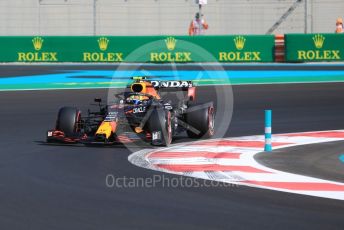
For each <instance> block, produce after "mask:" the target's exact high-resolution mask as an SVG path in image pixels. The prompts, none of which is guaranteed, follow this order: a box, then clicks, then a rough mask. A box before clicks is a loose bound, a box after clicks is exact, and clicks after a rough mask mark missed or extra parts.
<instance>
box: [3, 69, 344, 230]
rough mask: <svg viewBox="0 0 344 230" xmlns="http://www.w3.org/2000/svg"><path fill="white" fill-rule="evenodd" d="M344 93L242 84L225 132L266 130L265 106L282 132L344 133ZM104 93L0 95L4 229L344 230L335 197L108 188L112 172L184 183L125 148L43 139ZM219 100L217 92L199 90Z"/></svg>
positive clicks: (337, 86)
mask: <svg viewBox="0 0 344 230" xmlns="http://www.w3.org/2000/svg"><path fill="white" fill-rule="evenodd" d="M30 68H32V67H30ZM36 68H37V69H36V70H35V71H37V72H39V71H40V70H39V68H40V67H39V66H36ZM45 68H46V67H45ZM3 71H4V69H3ZM2 73H4V72H2ZM224 88H226V87H224ZM343 89H344V84H343V83H330V84H291V85H252V86H234V87H233V93H234V114H233V120H232V123H231V125H230V127H229V128H228V131H227V133H226V136H242V135H251V134H252V135H253V134H262V131H263V128H264V127H263V115H264V113H263V110H264V109H267V108H270V109H272V110H273V131H274V132H298V131H312V130H329V129H342V128H344V119H343V117H344V105H343V101H344V93H343V91H344V90H343ZM106 95H107V91H106V90H101V89H98V90H61V91H21V92H0V96H1V100H0V108H1V110H0V127H1V132H0V138H1V139H0V140H1V141H0V228H1V229H198V230H199V229H344V218H343V213H344V203H343V202H341V201H337V200H331V199H323V198H316V197H310V196H303V195H296V194H289V193H282V192H276V191H268V190H262V189H256V188H249V187H244V186H240V187H237V186H232V187H229V188H228V187H224V186H221V184H220V185H218V186H215V187H209V188H206V187H191V188H185V187H181V186H178V187H176V188H173V187H166V186H165V187H164V186H163V184H162V183H158V184H157V185H156V186H155V187H154V188H143V187H137V188H118V187H117V188H115V187H112V188H111V187H110V188H109V187H107V186H106V176H107V175H108V174H112V175H114V176H115V177H117V178H120V177H126V178H146V179H147V178H153V177H154V176H157V175H160V176H162V175H163V176H164V177H165V178H170V179H171V178H179V177H177V176H174V175H169V174H164V173H161V172H154V171H149V170H146V169H143V168H138V167H136V166H134V165H131V164H130V163H129V162H128V160H127V157H128V155H129V154H130V152H129V151H128V150H127V149H125V148H122V147H109V148H95V147H73V146H51V145H45V144H44V143H43V141H44V139H45V132H46V130H47V129H48V128H52V127H53V125H54V122H55V117H56V113H57V110H58V108H59V107H61V106H63V105H79V106H80V107H81V109H82V110H85V109H86V108H87V105H88V103H89V102H91V101H92V99H93V98H94V97H98V96H103V97H106ZM212 95H213V90H212V88H211V87H202V88H201V89H200V91H199V96H200V97H203V98H211V97H212ZM218 106H221V105H218ZM198 181H200V182H202V180H198ZM122 185H123V184H122Z"/></svg>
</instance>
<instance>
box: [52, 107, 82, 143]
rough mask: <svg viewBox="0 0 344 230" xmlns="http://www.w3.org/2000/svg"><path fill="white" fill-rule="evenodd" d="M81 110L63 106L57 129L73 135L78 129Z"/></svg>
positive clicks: (67, 134) (58, 117)
mask: <svg viewBox="0 0 344 230" xmlns="http://www.w3.org/2000/svg"><path fill="white" fill-rule="evenodd" d="M80 116H81V114H80V111H79V110H78V109H77V108H74V107H63V108H61V109H60V110H59V113H58V115H57V121H56V130H59V131H62V132H64V133H65V135H66V136H73V135H75V134H76V133H77V131H78V122H79V121H80Z"/></svg>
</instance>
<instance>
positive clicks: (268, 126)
mask: <svg viewBox="0 0 344 230" xmlns="http://www.w3.org/2000/svg"><path fill="white" fill-rule="evenodd" d="M271 119H272V112H271V110H265V147H264V151H266V152H271V151H272V145H271V136H272V134H271V123H272V122H271Z"/></svg>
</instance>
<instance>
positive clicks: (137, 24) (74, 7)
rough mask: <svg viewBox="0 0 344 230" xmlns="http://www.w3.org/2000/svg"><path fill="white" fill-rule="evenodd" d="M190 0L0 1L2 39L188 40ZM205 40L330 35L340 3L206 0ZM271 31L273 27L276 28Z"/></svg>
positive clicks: (330, 0) (340, 11) (342, 11)
mask: <svg viewBox="0 0 344 230" xmlns="http://www.w3.org/2000/svg"><path fill="white" fill-rule="evenodd" d="M197 11H198V6H197V5H196V4H195V1H194V0H173V1H172V0H0V35H165V34H176V35H186V34H187V31H188V26H189V24H190V22H191V20H192V18H193V16H194V14H195V13H196V12H197ZM203 12H204V18H205V19H206V21H207V22H208V23H209V29H208V31H207V32H206V34H265V33H267V32H268V31H269V29H274V30H273V31H271V32H272V33H304V32H307V33H312V32H314V33H318V32H333V31H334V29H335V28H334V27H335V25H334V24H335V20H336V18H337V17H340V16H343V15H344V1H343V0H208V5H206V6H204V9H203ZM274 25H275V27H274Z"/></svg>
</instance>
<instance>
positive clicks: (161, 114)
mask: <svg viewBox="0 0 344 230" xmlns="http://www.w3.org/2000/svg"><path fill="white" fill-rule="evenodd" d="M148 129H149V131H150V133H151V135H152V142H151V143H152V145H156V146H168V145H170V144H171V142H172V135H173V132H172V118H171V112H170V111H166V110H164V109H163V108H155V109H153V110H152V113H151V114H150V116H149V120H148Z"/></svg>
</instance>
